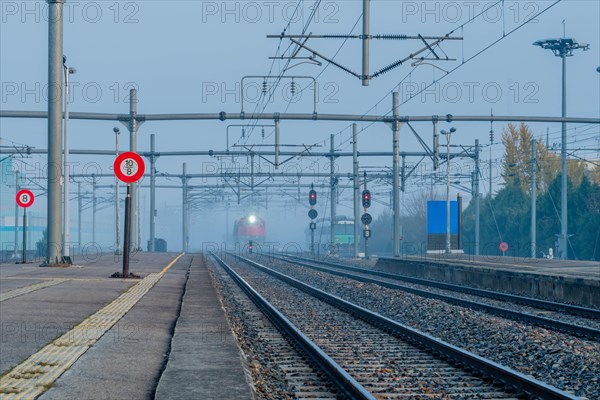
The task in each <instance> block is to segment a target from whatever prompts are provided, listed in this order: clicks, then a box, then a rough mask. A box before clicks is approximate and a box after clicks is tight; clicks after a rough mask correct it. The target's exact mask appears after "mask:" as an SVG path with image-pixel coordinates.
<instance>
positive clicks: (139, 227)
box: [135, 181, 142, 251]
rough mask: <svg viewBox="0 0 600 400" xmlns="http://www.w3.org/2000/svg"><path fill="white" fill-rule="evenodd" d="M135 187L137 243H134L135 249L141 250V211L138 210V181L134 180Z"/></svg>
mask: <svg viewBox="0 0 600 400" xmlns="http://www.w3.org/2000/svg"><path fill="white" fill-rule="evenodd" d="M135 189H136V192H137V197H136V199H137V204H136V209H137V212H136V217H137V245H136V250H137V251H141V250H142V218H141V217H142V213H141V212H140V211H141V209H140V198H141V196H140V182H139V181H138V182H136V183H135Z"/></svg>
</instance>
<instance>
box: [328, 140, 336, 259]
mask: <svg viewBox="0 0 600 400" xmlns="http://www.w3.org/2000/svg"><path fill="white" fill-rule="evenodd" d="M334 152H335V149H334V143H333V134H332V135H330V137H329V172H330V174H331V177H330V178H329V184H330V185H331V199H330V200H331V201H330V203H331V213H330V214H331V222H330V225H329V226H330V232H329V243H330V246H331V247H330V249H331V250H330V252H331V253H333V252H334V247H335V218H336V215H335V214H336V209H335V206H336V204H335V203H336V201H335V198H336V190H335V189H336V188H335V185H336V182H335V181H336V178H335V157H334V154H335V153H334Z"/></svg>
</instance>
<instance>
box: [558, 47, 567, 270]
mask: <svg viewBox="0 0 600 400" xmlns="http://www.w3.org/2000/svg"><path fill="white" fill-rule="evenodd" d="M561 58H562V117H563V118H565V117H566V116H567V53H566V52H563V53H562V57H561ZM560 157H561V165H562V176H561V182H560V188H561V190H560V193H561V195H560V242H559V243H560V258H561V259H563V260H566V259H568V258H569V250H568V248H567V241H568V240H569V236H568V219H567V218H568V212H567V124H566V123H565V122H562V135H561V147H560Z"/></svg>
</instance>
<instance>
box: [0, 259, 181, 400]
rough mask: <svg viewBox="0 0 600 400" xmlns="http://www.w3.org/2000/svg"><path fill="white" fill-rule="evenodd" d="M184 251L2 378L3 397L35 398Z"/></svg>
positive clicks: (100, 335)
mask: <svg viewBox="0 0 600 400" xmlns="http://www.w3.org/2000/svg"><path fill="white" fill-rule="evenodd" d="M182 256H183V254H180V255H179V256H177V257H176V258H175V259H174V260H173V261H171V263H169V265H167V266H166V267H165V268H164V269H163V270H162V271H161V272H159V273H153V274H150V275H148V276H147V277H145V278H144V279H142V280H141V281H140V282H138V283H137V284H136V285H134V286H132V287H131V288H129V290H127V291H126V292H125V293H123V294H122V295H120V296H119V297H117V298H116V299H115V300H113V301H112V302H111V303H110V304H108V305H107V306H106V307H104V308H102V309H101V310H99V311H97V312H96V313H95V314H93V315H91V316H90V317H88V318H86V319H85V320H83V321H82V322H81V323H80V324H79V325H77V326H76V327H74V328H73V329H71V330H70V331H69V332H67V333H65V334H64V335H62V336H61V337H59V338H58V339H56V340H55V341H54V342H52V343H50V344H48V345H47V346H46V347H44V348H42V349H41V350H40V351H38V352H37V353H35V354H33V355H32V356H31V357H29V358H28V359H27V360H25V361H23V362H22V363H21V364H19V365H18V366H16V367H15V368H13V369H12V370H11V371H10V372H8V373H7V374H6V375H4V376H3V377H2V378H1V379H0V398H2V399H6V400H8V399H35V398H37V397H38V396H40V395H41V394H42V393H44V392H45V391H46V390H48V389H49V388H50V387H51V386H52V384H53V383H54V381H56V380H57V379H58V378H59V377H60V376H61V375H62V374H63V373H64V372H65V371H66V370H67V369H69V368H70V367H71V366H72V365H73V364H74V363H75V361H77V359H78V358H79V357H81V355H83V354H84V353H85V352H86V351H87V350H88V349H89V348H90V347H92V346H93V345H94V344H95V343H96V342H97V341H98V340H99V339H100V338H101V337H102V336H103V335H104V334H105V333H106V332H107V331H108V330H109V329H110V328H112V326H113V325H114V324H116V323H117V322H118V321H119V320H120V319H121V318H123V316H125V314H127V312H128V311H129V310H130V309H131V308H132V307H133V306H135V305H136V304H137V302H138V301H140V300H141V299H142V297H144V295H145V294H146V293H148V291H150V289H152V287H154V285H155V284H156V283H158V281H160V279H161V278H162V277H163V275H164V274H165V273H166V272H167V271H168V270H169V268H171V267H172V266H173V265H174V264H175V263H176V262H177V260H179V259H180V258H181V257H182Z"/></svg>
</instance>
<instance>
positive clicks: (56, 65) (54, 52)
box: [46, 0, 64, 264]
mask: <svg viewBox="0 0 600 400" xmlns="http://www.w3.org/2000/svg"><path fill="white" fill-rule="evenodd" d="M63 3H64V0H48V90H49V93H48V211H47V214H48V253H47V260H46V261H47V262H48V263H49V264H55V263H56V264H57V263H59V262H61V259H62V117H63V116H62V85H63V80H62V75H63V71H62V69H63V66H62V61H63Z"/></svg>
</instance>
